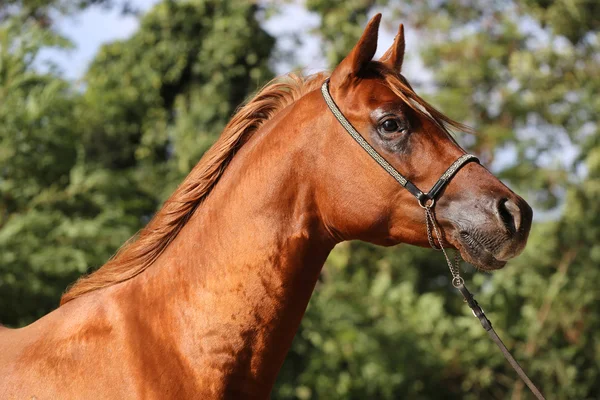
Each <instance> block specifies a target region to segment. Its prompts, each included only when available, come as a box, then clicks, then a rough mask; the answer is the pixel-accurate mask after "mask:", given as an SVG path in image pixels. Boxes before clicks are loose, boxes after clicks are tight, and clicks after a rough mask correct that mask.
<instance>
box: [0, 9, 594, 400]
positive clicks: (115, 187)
mask: <svg viewBox="0 0 600 400" xmlns="http://www.w3.org/2000/svg"><path fill="white" fill-rule="evenodd" d="M376 12H383V13H384V19H383V21H384V22H383V31H382V34H381V36H380V47H381V48H380V49H379V51H378V54H382V53H383V51H385V49H386V48H387V47H388V46H389V45H390V44H391V41H392V38H393V36H394V35H395V33H396V31H397V27H398V24H399V23H400V22H403V23H405V25H406V36H407V42H408V47H407V61H406V63H407V64H406V67H405V68H404V71H403V72H404V74H405V76H406V77H407V78H408V79H409V81H410V82H411V83H412V84H413V86H414V87H415V89H416V91H417V92H419V93H421V94H422V95H423V96H424V97H425V98H427V99H428V100H430V101H431V102H432V103H433V104H435V105H436V106H437V107H438V108H440V109H441V110H442V111H444V112H445V113H446V114H448V115H449V116H450V117H452V118H454V119H457V120H459V121H463V122H466V123H467V124H469V125H471V126H473V127H474V128H475V129H476V130H477V132H478V133H477V134H476V135H464V134H461V133H457V136H458V139H459V141H460V142H461V143H462V144H463V145H465V147H467V148H469V149H470V150H471V151H472V152H474V153H475V154H477V155H479V156H480V157H481V160H482V162H483V163H484V165H486V166H487V167H489V168H490V169H491V170H492V171H493V172H495V173H496V174H497V175H498V176H499V177H501V178H502V179H503V180H504V181H505V182H506V183H507V184H508V185H509V186H511V187H512V188H513V189H514V190H515V191H517V192H518V193H519V194H521V195H523V196H524V197H525V198H526V199H527V200H528V201H529V202H530V204H532V205H533V206H534V208H535V222H534V226H533V230H532V233H531V236H530V240H529V245H528V247H527V249H526V250H525V252H524V254H522V255H521V256H520V257H518V258H517V259H515V260H514V261H513V262H511V263H509V265H508V266H507V267H506V268H505V269H504V270H501V271H499V272H496V273H494V274H486V273H482V272H474V271H473V268H472V267H469V266H466V267H465V270H466V274H465V276H466V279H467V281H468V282H469V286H470V287H471V290H472V291H473V292H474V293H476V294H477V297H478V300H479V302H480V303H481V304H482V305H483V307H484V308H485V309H486V311H487V313H488V315H489V317H490V319H491V320H492V321H493V322H494V326H495V327H496V330H497V331H498V332H499V334H500V336H501V337H503V338H504V340H505V342H506V343H507V345H508V347H509V348H511V349H514V352H515V355H516V357H517V359H519V360H521V361H522V364H523V365H524V366H525V369H526V370H527V371H528V373H529V374H530V375H531V376H532V378H533V380H534V381H535V382H537V383H538V384H539V386H541V387H542V388H543V389H544V391H545V393H546V394H547V396H548V398H549V399H550V398H556V399H597V398H600V313H599V311H600V301H599V300H600V290H599V289H598V284H599V283H600V279H599V278H600V269H599V267H598V263H599V261H600V200H599V199H600V131H599V130H598V115H599V112H600V96H598V93H600V33H599V28H600V2H598V1H595V0H557V1H551V0H523V1H513V0H498V1H491V0H489V1H478V0H403V1H398V0H348V1H335V0H305V1H301V0H297V1H287V2H286V1H271V2H269V1H262V2H261V1H259V2H249V1H248V2H247V1H243V0H221V1H218V0H180V1H175V0H170V1H169V0H131V1H123V0H3V1H2V2H1V3H0V321H1V322H2V323H3V324H6V325H8V326H13V327H17V326H22V325H25V324H28V323H30V322H32V321H34V320H35V319H37V318H39V317H40V316H42V315H44V314H46V313H48V312H49V311H51V310H52V309H54V308H56V307H57V305H58V301H59V297H60V295H61V293H62V292H63V290H64V289H65V288H66V286H67V285H68V284H69V283H71V282H73V281H74V280H75V279H76V278H77V277H78V276H79V275H80V274H83V273H86V272H90V271H93V270H94V269H95V268H97V267H99V266H101V265H102V264H103V263H104V262H105V261H106V260H107V259H108V258H109V257H110V256H111V254H113V253H114V252H115V250H116V249H117V248H118V247H119V246H120V245H121V244H122V243H123V242H124V241H125V240H126V239H127V238H129V237H130V236H131V235H133V234H134V233H135V232H136V231H137V230H138V229H139V228H140V227H141V226H143V225H144V224H145V223H146V222H147V221H148V220H149V218H150V216H151V215H152V214H153V212H154V211H155V210H156V209H157V208H158V207H159V206H160V204H161V202H162V201H163V200H164V199H165V198H166V197H167V195H168V194H170V192H171V191H172V190H173V189H174V188H175V186H176V185H177V184H178V183H179V182H180V181H181V180H182V179H183V177H184V176H185V175H186V174H187V173H188V172H189V170H190V169H191V167H192V166H193V165H194V164H195V163H196V162H197V161H198V160H199V158H200V157H201V156H202V154H203V152H204V151H205V150H206V149H207V148H208V147H209V146H210V145H211V143H212V142H213V141H214V140H215V139H216V137H217V136H218V135H219V133H220V132H221V130H222V128H223V127H224V125H225V123H226V122H227V121H228V120H229V118H230V117H231V115H232V113H233V112H234V110H235V108H236V107H237V106H238V105H239V104H240V103H241V102H243V101H244V99H246V98H248V97H249V96H251V95H252V93H254V91H255V90H256V89H257V88H258V87H260V86H261V85H262V84H264V83H265V82H266V81H267V80H269V79H271V78H272V77H274V76H276V75H278V74H282V73H285V72H287V71H290V70H297V69H303V70H304V71H305V72H306V73H307V74H310V73H314V72H317V71H319V70H322V69H328V68H331V67H332V66H334V65H335V64H336V63H337V62H339V61H340V60H341V58H343V56H344V55H345V54H346V52H347V51H348V50H349V49H350V48H351V47H352V46H353V44H354V43H355V41H356V40H357V38H358V37H359V35H360V33H361V32H362V29H363V27H364V25H365V23H366V21H367V19H368V18H369V17H370V16H372V15H373V14H375V13H376ZM448 277H449V273H448V270H447V268H446V267H445V265H444V261H443V258H442V256H441V255H440V254H439V253H437V252H433V251H431V250H427V249H417V248H414V247H409V246H399V247H396V248H387V249H384V248H377V247H374V246H370V245H367V244H364V243H358V242H351V243H344V244H341V245H339V246H338V247H337V248H336V249H335V251H334V252H333V253H332V255H331V256H330V258H329V260H328V261H327V264H326V266H325V268H324V270H323V274H322V276H321V279H320V282H319V284H318V286H317V289H316V291H315V294H314V296H313V298H312V300H311V302H310V305H309V308H308V310H307V313H306V316H305V318H304V320H303V322H302V326H301V328H300V330H299V331H298V334H297V335H296V338H295V340H294V344H293V347H292V349H291V351H290V353H289V355H288V358H287V360H286V362H285V365H284V367H283V369H282V371H281V373H280V375H279V378H278V381H277V385H276V388H275V390H274V392H273V398H275V399H310V398H321V399H399V398H407V399H439V398H444V399H509V398H510V399H528V398H531V397H530V395H529V393H528V392H527V389H526V388H523V386H522V385H521V384H520V382H519V381H518V378H517V377H516V374H515V373H514V372H513V371H512V369H510V367H509V366H508V365H507V364H506V363H505V361H504V359H503V357H502V355H501V353H500V352H499V351H498V350H497V349H496V348H495V346H494V344H493V343H492V342H491V341H490V340H489V339H488V337H487V335H486V333H485V331H484V330H482V329H481V327H480V325H479V323H478V322H477V320H476V319H474V318H473V317H472V315H471V314H470V311H469V310H468V308H467V307H466V306H464V304H463V303H462V300H461V298H460V295H458V294H457V293H456V292H455V291H454V290H453V289H452V287H451V285H450V284H449V279H448Z"/></svg>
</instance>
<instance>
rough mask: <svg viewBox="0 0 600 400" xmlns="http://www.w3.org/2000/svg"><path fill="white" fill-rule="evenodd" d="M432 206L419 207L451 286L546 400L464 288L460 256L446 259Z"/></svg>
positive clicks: (514, 364) (535, 392)
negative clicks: (450, 275) (448, 273)
mask: <svg viewBox="0 0 600 400" xmlns="http://www.w3.org/2000/svg"><path fill="white" fill-rule="evenodd" d="M432 206H433V203H432V204H427V205H425V206H421V207H423V208H424V209H425V226H426V227H427V239H428V240H429V244H430V245H431V247H432V248H434V249H435V250H441V251H442V253H444V258H445V259H446V263H447V264H448V268H449V269H450V273H451V274H452V286H454V287H455V288H456V289H458V291H460V293H461V294H462V295H463V297H464V299H465V302H466V303H467V304H468V305H469V307H470V308H471V311H472V312H473V315H474V316H475V317H477V318H478V319H479V322H480V323H481V326H482V327H483V329H485V330H486V332H487V333H488V334H489V335H490V337H491V338H492V340H493V341H494V343H496V345H497V346H498V347H499V348H500V351H502V354H503V355H504V358H506V360H507V361H508V363H509V364H510V365H511V366H512V367H513V369H514V370H515V371H516V372H517V374H518V375H519V377H521V379H522V380H523V382H525V384H526V385H527V387H528V388H529V390H531V392H532V393H533V394H534V395H535V397H537V398H538V400H546V398H545V397H544V395H543V394H542V392H540V390H539V389H538V388H537V387H536V386H535V384H534V383H533V382H532V381H531V379H529V377H528V376H527V374H526V373H525V371H523V368H521V366H520V365H519V363H518V362H517V360H515V358H514V357H513V356H512V354H510V352H509V351H508V349H507V348H506V346H505V345H504V343H503V342H502V340H500V337H499V336H498V334H497V333H496V331H494V328H492V323H491V322H490V320H489V319H487V317H486V316H485V313H484V312H483V310H482V309H481V307H479V304H477V301H476V300H475V298H474V297H473V295H472V294H471V292H469V290H468V289H467V287H466V286H465V281H464V279H463V278H462V276H460V255H459V254H458V253H456V256H455V257H454V264H453V263H452V262H451V261H450V257H448V253H447V252H446V249H445V248H444V244H443V240H442V235H441V234H440V231H439V229H438V226H437V223H436V220H435V214H434V212H433V209H432ZM434 234H435V236H436V239H437V245H436V243H435V239H434V237H433V235H434Z"/></svg>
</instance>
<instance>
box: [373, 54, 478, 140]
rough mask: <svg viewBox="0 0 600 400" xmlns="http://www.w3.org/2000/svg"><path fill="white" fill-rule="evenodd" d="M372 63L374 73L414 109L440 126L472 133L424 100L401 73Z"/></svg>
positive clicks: (380, 64)
mask: <svg viewBox="0 0 600 400" xmlns="http://www.w3.org/2000/svg"><path fill="white" fill-rule="evenodd" d="M372 65H373V68H374V70H375V71H376V73H377V74H379V75H381V77H382V78H383V79H384V80H385V82H386V83H387V85H388V86H389V87H390V89H391V90H392V91H393V92H394V94H396V95H397V96H398V97H400V98H401V99H402V100H404V102H405V103H406V104H408V105H409V106H410V107H411V108H412V109H413V110H414V111H416V112H417V113H419V114H421V115H424V116H425V117H427V118H429V119H431V120H432V121H433V122H435V123H436V124H437V125H438V126H439V127H441V128H444V129H446V128H448V127H450V128H451V129H456V130H458V131H462V132H466V133H473V129H472V128H471V127H469V126H467V125H465V124H462V123H460V122H458V121H455V120H453V119H452V118H450V117H448V116H447V115H445V114H443V113H442V112H440V111H439V110H437V109H436V108H435V107H434V106H432V105H431V104H429V103H428V102H427V101H425V100H424V99H423V98H422V97H421V96H419V95H418V94H417V93H416V92H415V91H414V89H413V88H412V86H411V85H410V84H409V83H408V81H407V80H406V78H404V77H403V76H402V75H400V74H398V73H397V72H396V71H393V70H391V69H389V68H388V67H387V66H385V65H383V64H382V63H379V62H373V63H372Z"/></svg>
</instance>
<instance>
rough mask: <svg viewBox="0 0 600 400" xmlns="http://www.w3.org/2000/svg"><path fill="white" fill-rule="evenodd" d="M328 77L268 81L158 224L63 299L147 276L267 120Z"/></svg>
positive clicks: (166, 205)
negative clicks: (143, 274) (232, 161)
mask: <svg viewBox="0 0 600 400" xmlns="http://www.w3.org/2000/svg"><path fill="white" fill-rule="evenodd" d="M326 77H327V74H325V73H318V74H313V75H310V76H307V77H303V76H301V75H299V74H288V75H285V76H283V77H280V78H275V79H273V80H272V81H271V82H269V83H267V84H266V85H265V86H264V87H263V88H262V89H261V90H260V91H259V92H258V93H257V94H256V96H254V97H253V98H252V99H250V100H249V101H248V102H247V103H246V104H245V105H243V106H242V107H241V108H239V109H238V110H237V112H236V113H235V115H234V116H233V118H232V119H231V121H229V123H228V124H227V126H226V127H225V129H224V130H223V133H221V136H220V137H219V139H218V140H217V141H216V142H215V144H214V145H213V146H212V147H211V148H210V149H209V150H208V151H207V152H206V153H205V154H204V156H203V157H202V159H201V160H200V162H198V164H196V166H195V167H194V168H193V169H192V171H191V172H190V173H189V174H188V176H187V177H186V178H185V180H184V181H183V182H182V183H181V184H180V185H179V186H178V187H177V189H176V190H175V192H174V193H173V194H172V195H171V197H169V198H168V199H167V201H165V203H164V205H163V206H162V208H161V209H160V210H159V211H158V212H157V213H156V214H155V215H154V217H153V218H152V220H151V221H150V222H149V223H148V225H146V227H144V228H143V229H142V230H140V231H139V232H138V233H137V234H136V235H134V236H133V237H132V238H130V239H129V240H128V241H127V242H125V244H124V245H123V246H122V247H121V248H120V249H119V250H118V251H117V252H116V254H115V255H114V256H113V257H112V258H111V259H110V260H108V262H107V263H106V264H104V265H103V266H102V267H100V269H98V270H97V271H96V272H93V273H91V274H89V275H87V276H84V277H82V278H79V279H78V280H77V281H76V282H75V283H74V284H73V285H72V286H71V287H70V288H69V289H68V290H67V291H66V292H65V293H64V294H63V296H62V298H61V300H60V304H61V305H63V304H65V303H67V302H69V301H71V300H73V299H75V298H77V297H80V296H82V295H84V294H85V293H88V292H91V291H94V290H97V289H101V288H104V287H108V286H112V285H115V284H117V283H120V282H124V281H126V280H129V279H131V278H133V277H134V276H136V275H138V274H140V273H142V272H143V271H144V270H145V269H146V268H148V267H149V266H150V265H152V263H154V261H156V259H157V258H158V257H159V256H160V255H161V254H162V252H163V251H164V250H165V249H166V248H167V246H168V245H169V244H170V243H171V242H172V241H173V239H175V237H176V236H177V234H178V233H179V232H180V231H181V229H182V228H183V226H184V225H185V224H186V222H187V221H189V219H190V217H191V216H192V215H193V214H194V211H195V210H196V209H197V208H198V206H199V205H200V204H201V203H202V201H203V200H204V199H206V197H207V196H208V195H209V194H210V192H211V190H212V189H213V188H214V187H215V185H216V184H217V182H218V181H219V178H220V177H221V175H222V174H223V171H225V168H227V165H228V164H229V163H230V161H231V159H232V158H233V156H234V155H235V153H236V151H237V150H238V149H239V148H240V147H241V146H242V145H243V144H244V143H245V142H246V141H247V140H248V139H249V138H250V136H252V134H253V133H254V132H256V131H257V130H258V129H259V128H260V127H261V126H262V125H263V124H264V123H265V122H267V121H269V120H270V119H272V118H273V117H274V116H275V115H276V114H277V113H278V112H279V111H281V110H283V109H284V108H286V107H287V106H289V105H290V104H292V103H294V102H296V101H297V100H298V99H299V98H300V97H302V96H303V95H304V94H306V93H308V92H310V91H313V90H315V89H317V88H318V87H319V86H320V85H321V83H322V82H323V80H324V79H325V78H326Z"/></svg>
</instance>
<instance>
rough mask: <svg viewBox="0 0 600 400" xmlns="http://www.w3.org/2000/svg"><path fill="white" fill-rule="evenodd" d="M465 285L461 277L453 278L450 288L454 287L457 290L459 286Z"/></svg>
mask: <svg viewBox="0 0 600 400" xmlns="http://www.w3.org/2000/svg"><path fill="white" fill-rule="evenodd" d="M464 284H465V280H464V279H463V278H462V276H455V277H453V278H452V286H454V287H455V288H457V289H458V288H459V287H460V286H461V285H464Z"/></svg>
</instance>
